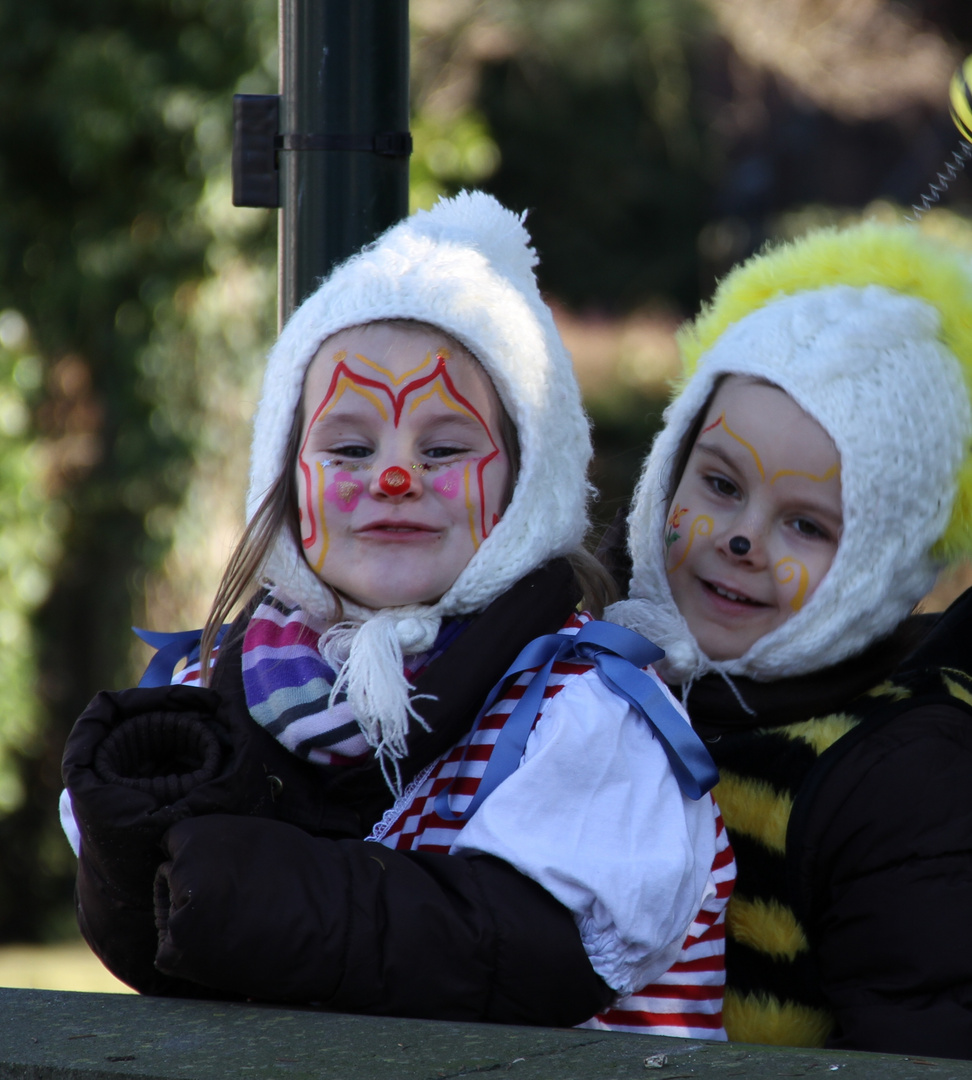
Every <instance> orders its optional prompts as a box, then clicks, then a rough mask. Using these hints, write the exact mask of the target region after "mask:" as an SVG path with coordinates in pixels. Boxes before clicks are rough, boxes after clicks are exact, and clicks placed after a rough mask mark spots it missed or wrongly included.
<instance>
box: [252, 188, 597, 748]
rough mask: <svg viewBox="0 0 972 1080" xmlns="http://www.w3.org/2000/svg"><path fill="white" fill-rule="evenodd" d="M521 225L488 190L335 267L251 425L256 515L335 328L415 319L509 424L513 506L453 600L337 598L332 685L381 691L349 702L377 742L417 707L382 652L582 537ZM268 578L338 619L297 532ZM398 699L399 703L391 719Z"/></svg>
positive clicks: (571, 449) (585, 432)
mask: <svg viewBox="0 0 972 1080" xmlns="http://www.w3.org/2000/svg"><path fill="white" fill-rule="evenodd" d="M524 216H525V215H517V214H514V213H513V212H511V211H510V210H507V209H505V208H504V207H503V206H501V205H500V204H499V203H498V202H497V201H496V199H494V198H493V197H492V196H489V195H486V194H484V193H482V192H463V193H461V194H459V195H457V196H456V197H455V198H451V199H442V200H440V201H439V202H438V203H437V204H436V205H435V206H434V207H433V208H432V209H431V210H428V211H418V212H417V213H415V214H413V215H412V216H411V217H409V218H407V219H405V220H404V221H401V222H399V223H398V224H397V225H395V226H393V227H392V228H390V229H389V230H388V231H387V232H385V233H384V234H383V235H382V236H380V237H379V238H378V240H376V241H375V242H374V243H373V244H371V245H369V246H368V247H366V248H365V249H364V250H362V251H361V252H360V253H359V254H357V255H354V256H353V257H352V258H350V259H348V260H347V261H346V262H344V263H342V264H341V265H339V266H338V267H336V268H335V269H334V270H333V271H332V272H331V274H330V275H329V276H328V277H327V278H326V279H325V280H324V281H323V283H322V284H321V286H320V287H319V288H318V289H317V291H316V292H315V293H313V294H312V295H311V296H310V297H309V298H308V299H307V300H305V301H304V302H303V303H302V304H301V306H300V307H299V308H298V309H297V311H296V312H294V314H293V316H292V317H291V318H290V319H289V321H288V322H287V324H286V326H285V327H284V329H283V331H282V332H281V335H280V337H279V339H278V341H277V343H276V345H275V346H274V348H273V350H272V351H271V353H270V356H269V359H268V363H267V370H266V374H265V377H264V383H263V394H262V397H261V400H260V403H259V406H258V407H257V412H256V416H255V419H254V428H253V443H252V450H251V465H250V485H249V491H248V495H247V516H248V518H249V517H252V516H253V515H254V514H255V513H256V511H257V509H258V507H259V506H260V504H261V502H262V501H263V499H264V497H265V495H266V493H267V491H268V490H269V488H270V487H271V485H272V484H273V483H274V482H275V481H276V480H277V478H278V477H279V476H280V475H281V474H282V472H283V470H284V469H285V468H287V467H288V463H287V461H286V454H287V440H288V435H289V432H290V429H291V424H292V421H293V418H294V415H295V411H296V409H297V407H298V404H299V402H300V398H301V391H302V387H303V383H304V376H305V374H306V371H307V368H308V365H309V364H310V362H311V360H312V359H313V358H314V356H315V355H316V353H317V351H318V349H319V347H320V345H321V343H322V342H323V341H325V340H326V339H327V338H328V337H330V336H331V335H333V334H335V333H337V332H338V331H340V330H345V329H348V328H349V327H354V326H360V325H362V324H365V323H369V322H376V321H380V320H384V319H410V320H415V321H417V322H422V323H426V324H429V325H431V326H433V327H437V328H439V329H441V330H443V331H445V332H446V333H447V334H449V335H451V336H452V337H453V338H455V340H456V341H458V342H459V343H460V344H461V345H463V346H464V347H465V348H466V349H468V350H469V352H470V353H471V354H472V355H473V356H474V357H475V358H476V359H477V360H478V361H479V363H480V364H482V366H483V368H484V369H485V371H486V373H487V374H488V375H489V377H490V379H491V380H492V383H493V385H494V387H495V388H496V391H497V393H498V395H499V398H500V400H501V401H502V403H503V405H504V407H505V408H506V411H507V412H508V413H509V415H510V417H511V419H512V421H513V423H514V425H515V427H516V431H517V437H518V442H519V456H520V464H519V472H518V474H517V477H516V484H515V487H514V490H513V496H512V499H511V501H510V504H509V506H508V507H507V508H506V510H505V511H504V513H503V516H502V518H501V519H500V521H499V522H498V523H497V524H496V526H495V527H494V528H493V530H492V532H491V533H490V534H489V536H488V537H486V539H485V540H484V541H483V543H482V544H481V545H480V547H479V549H478V551H477V552H476V554H475V555H474V556H473V558H472V560H471V561H470V562H469V564H468V565H467V566H466V567H465V569H464V570H463V571H462V572H461V573H460V574H459V576H458V578H457V579H456V581H455V583H454V584H453V585H452V587H451V588H450V589H449V590H448V592H447V593H446V594H445V595H444V596H443V597H442V598H441V599H440V600H439V601H438V602H437V603H435V604H433V605H413V606H410V607H407V608H391V609H385V610H384V611H381V612H372V611H368V610H364V609H361V608H358V607H356V606H355V605H353V604H350V603H348V602H344V605H343V606H344V613H345V616H346V617H347V618H348V619H349V620H350V622H351V623H352V625H353V626H354V627H355V628H356V633H355V634H354V640H353V643H352V644H351V645H350V653H349V656H348V659H347V661H346V662H345V664H344V666H343V669H342V671H341V672H340V674H339V684H338V685H341V686H348V687H350V688H353V687H356V686H370V687H371V688H372V689H371V692H370V698H371V701H372V705H369V704H368V702H367V700H366V698H367V697H368V696H369V695H368V694H366V693H361V694H357V695H355V694H354V693H351V692H350V690H349V697H350V700H351V702H352V706H353V707H354V708H355V713H356V716H357V717H358V719H359V722H360V723H362V726H363V727H364V728H367V727H368V725H369V724H370V725H371V727H372V728H374V726H375V724H378V725H379V727H380V726H382V725H383V726H384V730H383V733H379V734H378V735H376V736H375V738H376V739H377V740H378V742H377V743H376V745H377V744H379V743H382V741H383V744H384V745H392V744H394V745H398V746H401V736H402V725H403V724H406V723H407V713H408V711H409V708H410V706H409V703H408V699H407V693H406V691H405V690H403V689H402V684H403V683H404V676H403V675H401V671H400V665H399V672H398V674H397V676H395V675H394V674H388V677H389V678H397V679H398V680H399V681H397V682H396V685H395V687H393V688H389V687H388V686H385V687H384V688H382V689H376V688H375V687H376V682H375V680H376V678H377V679H378V680H379V681H381V680H382V679H384V678H385V677H386V674H387V673H386V672H385V671H384V670H381V671H377V670H372V669H373V668H376V666H377V665H378V663H379V661H378V657H379V656H380V657H383V658H385V660H384V661H383V662H382V664H381V667H382V669H384V668H386V667H387V666H388V664H387V656H388V648H389V641H392V642H395V641H397V642H398V645H399V646H401V647H404V648H406V649H407V650H408V651H409V652H413V653H417V652H421V651H423V649H424V648H427V647H428V645H429V644H431V641H432V640H434V638H435V633H436V631H437V629H438V626H439V621H440V618H441V617H442V616H444V615H455V614H464V613H470V612H475V611H479V610H481V609H483V608H484V607H486V605H488V604H489V603H490V602H491V601H492V600H493V599H495V598H496V597H497V596H499V595H501V594H502V593H503V592H504V591H505V590H507V589H508V588H509V587H510V586H511V585H513V584H514V583H515V582H516V581H518V580H519V579H520V578H522V577H523V576H525V575H526V574H527V573H529V572H530V571H532V570H534V569H536V568H537V567H539V566H541V565H543V564H544V563H546V562H547V561H549V560H550V559H551V558H554V557H555V556H558V555H564V554H567V553H569V552H571V551H574V550H576V549H577V548H578V546H579V545H580V543H581V541H582V539H583V537H584V534H585V532H586V531H587V525H588V520H587V502H588V498H589V494H590V488H589V484H588V481H587V466H588V463H589V461H590V457H591V452H592V450H591V439H590V426H589V422H588V420H587V417H586V414H585V413H584V409H583V406H582V404H581V396H580V391H579V389H578V386H577V382H576V379H575V377H574V372H573V367H572V364H571V360H570V356H569V354H568V353H567V351H566V349H565V348H564V345H563V342H562V341H561V339H560V335H559V334H558V332H557V329H556V326H555V325H554V321H553V317H552V315H551V313H550V310H549V308H548V307H547V305H546V304H545V303H544V302H543V300H542V298H541V296H540V291H539V289H538V287H537V282H536V277H535V275H534V266H535V265H536V263H537V261H538V260H537V256H536V253H535V251H534V249H533V247H532V246H531V241H530V236H529V234H528V233H527V230H526V228H525V227H524V224H523V218H524ZM291 467H292V463H291ZM262 576H263V577H264V578H265V579H267V580H269V581H270V582H272V583H273V584H274V585H275V586H277V587H278V589H279V590H280V591H281V592H282V593H283V594H285V595H286V596H287V597H288V598H289V599H290V600H292V601H293V602H296V603H298V604H300V605H301V606H302V607H304V608H306V609H308V610H310V611H313V612H315V613H317V614H323V615H327V616H330V615H331V614H332V613H333V611H334V604H333V598H332V594H331V592H330V590H329V589H328V588H327V587H326V586H325V585H324V584H323V583H322V582H321V580H320V579H319V578H318V577H317V575H316V574H315V573H314V571H313V570H312V569H311V568H310V566H309V565H308V563H307V562H306V560H305V559H304V556H303V554H302V552H301V551H300V550H299V549H298V545H296V544H295V543H294V538H293V537H292V536H291V534H290V532H289V530H287V529H281V530H280V532H279V535H278V536H277V538H276V542H275V544H274V546H273V548H272V549H271V551H270V553H269V555H268V557H267V559H266V562H265V564H264V567H263V572H262ZM417 628H418V629H419V630H422V631H423V632H421V633H419V632H417ZM406 639H407V640H406ZM368 641H371V642H372V646H373V648H372V647H368V646H367V645H366V643H367V642H368ZM345 644H346V643H345ZM379 645H380V647H379ZM369 656H371V660H370V661H369V659H368V657H369ZM356 697H357V700H355V698H356ZM389 698H391V699H393V700H394V701H395V702H397V706H396V707H395V708H394V709H392V711H393V712H395V713H396V716H395V718H394V719H393V720H392V719H389V716H388V712H389V708H390V707H389V705H388V701H389ZM379 699H380V700H381V701H382V702H383V704H382V706H381V709H380V712H381V713H382V715H381V716H379V715H378V712H379V709H378V707H377V705H376V704H375V703H376V702H377V701H378V700H379ZM372 714H374V715H372ZM393 729H394V730H393ZM393 756H394V755H393Z"/></svg>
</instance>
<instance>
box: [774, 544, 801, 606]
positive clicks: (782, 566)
mask: <svg viewBox="0 0 972 1080" xmlns="http://www.w3.org/2000/svg"><path fill="white" fill-rule="evenodd" d="M773 572H774V573H775V574H776V580H777V581H778V582H779V583H780V584H781V585H789V584H790V583H791V582H793V581H795V582H796V583H797V586H796V592H794V594H793V596H792V597H791V598H790V609H791V610H792V611H794V612H797V611H799V610H800V608H802V607H803V601H804V598H805V597H806V595H807V586H808V585H809V584H810V571H809V570H807V568H806V567H805V566H804V565H803V563H802V562H800V560H799V559H794V558H793V557H792V556H790V555H787V557H786V558H785V559H780V561H779V562H778V563H777V564H776V566H774V567H773Z"/></svg>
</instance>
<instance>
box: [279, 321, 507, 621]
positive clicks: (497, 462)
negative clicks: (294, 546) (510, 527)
mask: <svg viewBox="0 0 972 1080" xmlns="http://www.w3.org/2000/svg"><path fill="white" fill-rule="evenodd" d="M500 417H501V407H500V404H499V399H498V398H497V396H496V392H495V390H494V389H493V386H492V383H491V382H490V380H489V378H488V376H487V375H486V373H485V372H484V371H483V369H482V368H481V367H480V365H479V364H478V363H477V362H476V361H475V360H474V359H473V358H472V357H471V356H470V355H469V353H468V352H466V350H465V349H463V348H462V346H460V345H458V344H457V343H456V342H454V341H452V339H450V338H449V337H448V336H447V335H445V334H443V333H441V332H440V331H437V330H434V329H433V328H431V327H425V326H422V325H420V324H414V325H412V324H407V323H372V324H368V325H366V326H362V327H355V328H352V329H350V330H345V331H342V332H340V333H338V334H335V335H334V336H333V337H331V338H330V339H328V341H325V342H324V344H323V345H322V346H321V348H320V349H319V351H318V353H317V355H316V356H315V358H314V360H313V361H312V362H311V364H310V366H309V367H308V371H307V377H306V380H305V388H304V418H305V422H304V428H303V433H302V438H301V443H300V448H299V451H298V454H297V461H296V480H297V491H298V509H299V514H300V530H301V543H302V546H303V549H304V554H305V557H306V558H307V561H308V563H309V564H310V565H311V566H312V567H313V569H314V570H315V571H316V572H317V573H318V574H319V575H320V576H321V578H322V579H323V580H324V581H326V582H327V583H328V584H330V585H332V586H333V587H334V588H336V589H337V590H338V591H339V592H341V593H342V594H344V595H346V596H348V597H349V598H350V599H352V600H354V601H356V602H357V603H361V604H364V605H365V606H368V607H391V606H398V605H401V604H410V603H427V602H431V601H433V600H436V599H438V597H439V596H441V595H442V594H443V593H444V592H446V591H447V590H448V588H449V586H451V585H452V583H453V582H454V581H455V579H456V578H457V577H458V576H459V574H460V573H461V571H462V570H463V568H464V567H465V566H466V564H467V563H468V562H469V560H470V559H471V558H472V556H473V555H474V554H475V552H476V551H477V550H478V548H479V545H480V544H481V543H482V541H483V540H484V539H485V537H486V536H488V535H489V532H490V531H491V530H492V528H493V526H494V525H495V524H496V522H497V521H499V518H500V515H501V514H502V508H503V499H504V497H505V494H506V488H507V482H508V479H509V460H508V457H507V454H506V451H505V450H504V448H503V445H502V439H501V436H500V434H499V431H500Z"/></svg>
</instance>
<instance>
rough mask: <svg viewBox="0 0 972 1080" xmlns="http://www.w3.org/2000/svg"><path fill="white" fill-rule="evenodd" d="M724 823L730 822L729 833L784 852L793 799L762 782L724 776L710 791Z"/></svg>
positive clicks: (726, 774)
mask: <svg viewBox="0 0 972 1080" xmlns="http://www.w3.org/2000/svg"><path fill="white" fill-rule="evenodd" d="M712 794H713V796H714V798H715V800H716V802H717V803H718V804H719V806H720V808H721V810H722V813H723V817H724V819H725V820H726V821H727V822H728V821H731V822H732V832H741V833H745V834H746V835H747V836H751V837H753V838H754V839H756V840H759V841H760V842H761V843H763V844H764V845H765V846H766V847H768V848H769V849H770V850H771V851H778V852H779V853H780V854H782V853H783V852H785V851H786V826H787V823H788V822H789V820H790V811H791V810H792V809H793V799H792V798H791V797H790V796H789V795H787V794H785V793H781V792H779V791H776V790H775V789H774V788H773V787H772V786H771V785H770V784H767V783H766V782H765V781H763V780H748V779H745V778H743V777H741V776H736V775H735V774H734V773H731V772H723V773H722V774H721V776H720V779H719V783H718V784H716V786H715V787H714V788H713V789H712Z"/></svg>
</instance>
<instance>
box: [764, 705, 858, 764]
mask: <svg viewBox="0 0 972 1080" xmlns="http://www.w3.org/2000/svg"><path fill="white" fill-rule="evenodd" d="M859 723H860V721H859V720H858V719H857V717H855V716H848V715H847V713H832V714H831V715H830V716H822V717H820V719H819V720H804V721H803V722H802V723H798V724H786V725H785V726H784V727H781V728H780V729H779V734H780V735H785V736H786V737H787V738H788V739H801V740H802V741H803V742H805V743H806V744H807V746H809V747H811V748H812V749H813V751H814V753H817V754H822V753H823V752H824V750H826V749H827V747H828V746H831V745H832V744H833V743H835V742H836V741H837V740H838V739H840V738H842V737H843V736H844V735H846V734H847V732H848V731H850V730H851V728H854V727H857V725H858V724H859Z"/></svg>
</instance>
